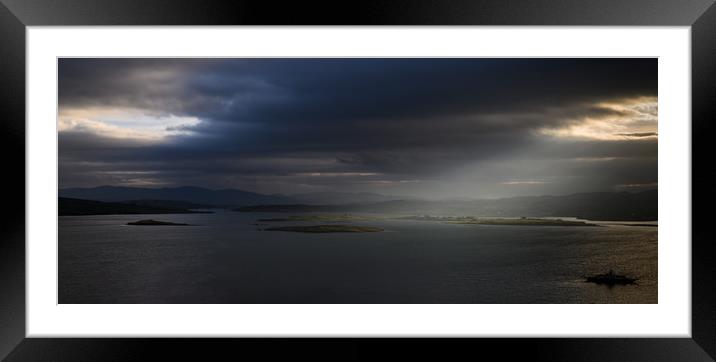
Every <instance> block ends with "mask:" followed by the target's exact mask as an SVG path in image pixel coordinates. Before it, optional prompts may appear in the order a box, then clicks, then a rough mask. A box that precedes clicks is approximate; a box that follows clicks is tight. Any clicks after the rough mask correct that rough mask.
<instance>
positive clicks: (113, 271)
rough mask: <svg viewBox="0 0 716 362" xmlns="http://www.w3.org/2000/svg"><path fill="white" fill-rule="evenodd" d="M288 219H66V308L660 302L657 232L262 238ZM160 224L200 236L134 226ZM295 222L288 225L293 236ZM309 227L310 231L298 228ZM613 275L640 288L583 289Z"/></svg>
mask: <svg viewBox="0 0 716 362" xmlns="http://www.w3.org/2000/svg"><path fill="white" fill-rule="evenodd" d="M270 217H286V214H281V215H276V214H259V213H237V212H224V211H219V212H217V213H214V214H184V215H107V216H105V215H103V216H63V217H60V218H59V302H60V303H657V228H656V227H640V226H625V225H611V224H610V225H607V226H604V227H552V226H489V225H454V224H443V223H438V222H425V221H408V220H390V221H370V222H354V223H351V224H354V225H364V226H379V227H382V228H384V229H386V231H385V232H381V233H356V234H350V233H333V234H304V233H293V232H279V231H260V230H259V229H258V227H257V226H256V225H253V223H255V221H256V219H259V218H270ZM139 219H156V220H166V221H173V222H185V223H189V224H192V225H196V226H127V225H125V224H126V223H127V222H129V221H136V220H139ZM284 224H286V223H282V224H281V225H284ZM296 224H305V225H312V224H316V223H315V222H312V223H296ZM609 269H614V270H615V271H617V272H619V273H622V274H626V275H629V276H636V277H638V278H639V284H638V285H627V286H614V287H612V288H609V287H606V286H602V285H595V284H591V283H585V282H583V280H584V276H586V275H591V274H597V273H604V272H606V271H607V270H609Z"/></svg>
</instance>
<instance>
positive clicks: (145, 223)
mask: <svg viewBox="0 0 716 362" xmlns="http://www.w3.org/2000/svg"><path fill="white" fill-rule="evenodd" d="M127 225H138V226H154V225H168V226H189V224H185V223H178V222H169V221H158V220H152V219H146V220H139V221H132V222H128V223H127Z"/></svg>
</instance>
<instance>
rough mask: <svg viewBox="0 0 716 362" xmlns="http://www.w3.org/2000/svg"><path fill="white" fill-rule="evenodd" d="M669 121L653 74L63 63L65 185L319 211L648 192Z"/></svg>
mask: <svg viewBox="0 0 716 362" xmlns="http://www.w3.org/2000/svg"><path fill="white" fill-rule="evenodd" d="M657 114H658V107H657V60H656V59H445V58H443V59H365V58H363V59H117V58H115V59H88V58H82V59H70V58H66V59H60V60H59V130H60V131H59V156H60V158H59V182H60V188H63V189H64V188H74V187H83V188H86V187H96V186H102V185H113V186H132V187H141V188H162V187H168V188H173V187H180V186H185V185H196V186H199V187H201V188H208V189H213V190H242V191H233V192H230V191H227V192H226V194H225V195H223V194H222V196H219V198H220V199H224V200H226V199H225V197H234V196H235V197H239V196H240V197H243V198H252V197H253V199H252V201H251V204H276V203H286V202H289V201H290V202H291V203H298V204H306V203H313V204H321V205H330V204H333V205H335V204H347V203H353V202H355V201H354V200H353V199H354V198H362V199H363V200H364V201H365V202H370V203H382V202H390V201H391V200H390V199H392V198H399V199H400V200H416V199H417V200H432V201H433V202H437V203H439V202H441V201H443V200H449V201H450V202H452V203H453V205H455V206H457V205H460V203H459V202H457V201H456V200H462V202H467V200H477V199H493V198H505V197H515V196H531V195H570V194H575V193H592V192H610V193H612V192H621V191H630V192H633V191H643V190H654V189H656V188H657V138H658V128H657ZM115 191H116V190H115ZM184 191H187V190H184ZM242 192H246V193H242ZM346 193H348V194H350V195H349V196H346V195H347V194H346ZM227 195H228V196H227ZM231 195H234V196H231ZM381 195H382V196H381ZM69 197H71V196H69ZM385 197H387V199H386V198H385ZM153 198H154V197H151V198H149V197H142V198H141V199H153ZM126 200H130V199H124V198H122V199H118V200H114V201H126ZM108 201H112V200H108ZM184 201H192V200H184ZM212 204H215V203H213V202H212Z"/></svg>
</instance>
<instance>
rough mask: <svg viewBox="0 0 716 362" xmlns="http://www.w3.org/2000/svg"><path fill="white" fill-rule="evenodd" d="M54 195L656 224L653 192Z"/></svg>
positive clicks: (189, 190) (114, 189)
mask: <svg viewBox="0 0 716 362" xmlns="http://www.w3.org/2000/svg"><path fill="white" fill-rule="evenodd" d="M59 196H60V197H63V198H74V199H84V200H94V201H104V202H116V203H123V204H130V205H135V206H142V207H148V208H152V207H155V208H168V209H182V210H187V209H197V208H207V207H231V208H235V209H236V210H237V211H246V212H251V211H265V212H374V213H397V214H410V215H417V214H432V215H472V216H505V217H520V216H524V217H569V216H572V217H579V218H584V219H590V220H656V219H657V217H658V192H657V190H650V191H643V192H637V193H629V192H594V193H579V194H572V195H564V196H525V197H510V198H501V199H481V200H443V201H429V200H420V199H401V198H398V197H395V196H387V195H380V194H373V193H341V192H320V193H308V194H294V195H290V196H285V195H263V194H258V193H254V192H249V191H242V190H235V189H224V190H210V189H205V188H201V187H171V188H138V187H119V186H100V187H93V188H70V189H60V190H59Z"/></svg>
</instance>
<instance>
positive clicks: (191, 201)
mask: <svg viewBox="0 0 716 362" xmlns="http://www.w3.org/2000/svg"><path fill="white" fill-rule="evenodd" d="M59 196H60V197H69V198H76V199H85V200H95V201H105V202H131V203H134V204H144V205H154V206H170V207H172V206H176V207H182V208H202V207H225V206H228V207H236V206H245V205H276V204H297V203H300V204H314V205H316V204H321V205H338V204H362V203H372V202H383V201H390V200H400V199H404V198H402V197H396V196H387V195H381V194H376V193H370V192H311V193H305V194H293V195H289V196H285V195H264V194H259V193H255V192H249V191H243V190H236V189H224V190H211V189H206V188H201V187H192V186H186V187H165V188H139V187H121V186H99V187H92V188H67V189H60V190H59ZM166 201H176V202H177V204H176V205H172V204H170V203H167V202H166Z"/></svg>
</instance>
